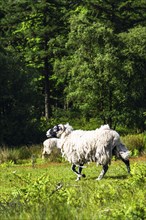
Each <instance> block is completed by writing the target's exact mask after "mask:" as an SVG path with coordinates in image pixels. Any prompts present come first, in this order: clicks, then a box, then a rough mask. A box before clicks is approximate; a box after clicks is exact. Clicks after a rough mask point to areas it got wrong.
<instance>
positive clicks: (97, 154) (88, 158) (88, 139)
mask: <svg viewBox="0 0 146 220" xmlns="http://www.w3.org/2000/svg"><path fill="white" fill-rule="evenodd" d="M46 135H47V137H49V138H50V137H51V138H54V137H55V138H60V140H61V142H60V148H61V152H62V155H63V156H64V157H65V158H66V159H67V160H68V161H69V162H70V163H71V164H72V171H73V172H74V173H76V174H77V180H80V178H81V177H85V174H82V173H81V172H82V169H83V168H84V167H83V166H84V164H85V163H88V162H96V163H97V165H98V164H99V165H102V167H103V169H102V171H101V173H100V174H99V176H98V178H97V180H101V179H102V178H103V177H104V175H105V174H106V172H107V170H108V166H109V164H110V163H111V159H112V155H116V157H119V158H120V159H121V160H122V161H123V162H124V163H125V165H126V166H127V170H128V173H130V162H129V151H128V150H127V148H126V147H125V145H124V144H122V143H121V140H120V136H119V134H118V133H117V132H116V131H114V130H112V129H110V127H109V126H108V125H103V126H101V127H100V128H97V129H96V130H90V131H84V130H73V128H72V126H70V125H69V124H66V125H63V124H59V125H56V126H54V127H53V128H51V129H49V130H48V131H47V133H46ZM76 166H79V169H78V171H76Z"/></svg>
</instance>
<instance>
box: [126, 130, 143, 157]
mask: <svg viewBox="0 0 146 220" xmlns="http://www.w3.org/2000/svg"><path fill="white" fill-rule="evenodd" d="M122 141H123V142H124V144H125V145H126V146H127V148H128V149H129V150H130V151H131V152H132V155H133V156H138V155H136V154H138V153H139V154H140V155H141V154H142V153H144V151H146V136H145V134H143V133H142V134H131V135H126V136H124V137H122Z"/></svg>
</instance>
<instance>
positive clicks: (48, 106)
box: [44, 57, 51, 119]
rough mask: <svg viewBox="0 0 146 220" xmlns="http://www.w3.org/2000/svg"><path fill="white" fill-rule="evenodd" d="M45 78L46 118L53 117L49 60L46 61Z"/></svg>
mask: <svg viewBox="0 0 146 220" xmlns="http://www.w3.org/2000/svg"><path fill="white" fill-rule="evenodd" d="M44 77H45V91H44V93H45V118H47V119H48V118H50V116H51V103H50V82H49V64H48V58H47V57H46V58H45V60H44Z"/></svg>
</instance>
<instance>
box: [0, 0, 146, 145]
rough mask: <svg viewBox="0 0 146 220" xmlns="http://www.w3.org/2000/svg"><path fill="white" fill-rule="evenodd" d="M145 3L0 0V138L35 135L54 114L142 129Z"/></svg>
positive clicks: (12, 141) (40, 135) (10, 140)
mask: <svg viewBox="0 0 146 220" xmlns="http://www.w3.org/2000/svg"><path fill="white" fill-rule="evenodd" d="M145 8H146V2H145V1H144V0H140V1H139V0H135V1H131V0H124V1H122V0H119V1H106V2H105V1H101V0H97V1H94V0H86V1H75V2H74V1H72V2H71V1H67V0H54V1H52V0H47V1H34V0H32V1H28V0H23V1H13V0H9V1H8V2H7V4H6V3H5V1H4V0H1V4H0V18H1V24H0V28H1V34H0V40H1V48H0V68H1V73H0V74H1V76H0V86H1V89H0V128H1V133H0V143H1V144H2V145H9V146H11V145H15V146H16V145H22V144H30V143H40V142H42V140H44V139H45V131H46V128H47V129H48V127H50V126H51V125H54V124H56V122H58V121H59V120H60V122H61V123H63V122H66V121H69V122H70V121H71V122H72V124H73V125H77V127H78V126H79V128H80V124H81V126H82V127H85V128H88V127H89V128H92V127H95V124H93V125H92V124H90V121H91V120H92V118H95V120H96V121H97V124H99V125H100V124H103V123H108V124H109V125H110V126H111V127H112V128H116V127H119V126H120V127H121V126H124V127H128V129H129V128H130V129H133V130H134V131H135V130H136V129H139V130H140V131H141V132H143V131H144V130H145V129H146V116H145V112H146V101H145V100H146V92H145V91H146V74H145V69H146V13H145ZM73 119H74V120H73ZM86 122H89V124H88V125H87V123H86ZM53 123H54V124H53ZM96 127H97V126H96ZM30 131H31V132H30ZM16 134H17V135H16Z"/></svg>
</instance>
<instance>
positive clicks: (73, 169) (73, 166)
mask: <svg viewBox="0 0 146 220" xmlns="http://www.w3.org/2000/svg"><path fill="white" fill-rule="evenodd" d="M71 169H72V171H73V172H74V173H75V174H77V179H76V181H78V180H80V178H81V177H82V176H83V177H85V175H84V174H81V172H82V169H83V168H82V166H79V172H78V171H76V165H75V164H73V165H72V167H71Z"/></svg>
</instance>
